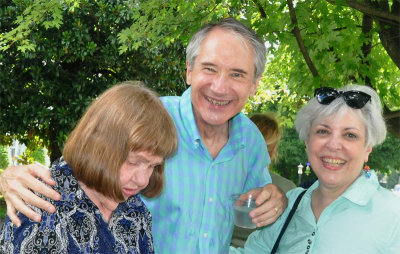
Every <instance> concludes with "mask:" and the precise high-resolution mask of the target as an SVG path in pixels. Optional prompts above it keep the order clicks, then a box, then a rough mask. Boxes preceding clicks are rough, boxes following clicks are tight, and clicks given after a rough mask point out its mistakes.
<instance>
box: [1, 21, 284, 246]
mask: <svg viewBox="0 0 400 254" xmlns="http://www.w3.org/2000/svg"><path fill="white" fill-rule="evenodd" d="M265 57H266V49H265V46H264V43H263V41H262V40H261V39H260V38H259V37H258V36H257V35H256V33H255V32H254V31H253V30H251V29H249V28H247V27H246V26H244V25H243V24H242V23H240V22H239V21H237V20H235V19H232V18H229V19H224V20H221V21H219V22H217V23H213V24H208V25H206V26H204V27H202V28H201V29H200V30H199V31H197V32H196V33H195V35H194V36H193V37H192V39H191V41H190V42H189V45H188V47H187V51H186V66H187V72H186V78H187V83H188V85H190V87H189V88H188V89H187V90H186V91H185V92H184V93H183V95H182V96H181V97H162V98H161V100H162V101H163V103H164V106H165V107H166V109H167V110H168V111H169V113H170V115H171V116H172V118H173V119H174V122H175V125H176V128H177V132H178V139H179V143H178V151H177V153H176V154H175V155H174V156H173V157H172V158H170V159H168V160H167V161H166V165H165V175H166V183H165V187H164V190H163V193H162V194H161V195H160V196H159V197H157V198H155V199H146V200H145V203H146V205H147V206H148V208H149V210H150V212H151V214H152V216H153V237H154V244H155V251H156V253H227V252H228V251H229V243H230V240H231V236H232V230H233V202H232V200H231V196H232V194H234V193H243V192H247V191H249V190H251V189H253V188H256V187H262V192H261V193H260V194H259V196H258V198H257V201H256V202H257V204H258V205H260V206H259V207H258V208H256V209H254V210H253V211H252V212H251V214H250V215H251V216H252V217H253V222H255V223H256V225H257V227H261V226H265V225H268V224H270V223H272V222H274V221H275V220H276V219H277V217H278V216H279V215H280V214H281V213H282V211H283V210H284V209H285V208H286V206H287V200H286V197H285V196H284V194H283V193H282V192H281V191H280V190H279V189H278V188H277V187H276V186H274V185H272V184H270V183H271V177H270V175H269V173H268V169H267V166H268V164H269V162H270V158H269V155H268V151H267V146H266V144H265V141H264V138H263V136H262V135H261V133H260V132H259V131H258V128H257V127H256V126H255V125H254V124H253V123H252V122H251V121H250V120H249V119H248V118H247V117H246V116H245V115H244V114H243V113H241V110H242V109H243V107H244V105H245V104H246V102H247V100H248V98H249V97H250V96H252V95H254V93H255V91H256V88H257V85H258V83H259V81H260V78H261V75H262V73H263V70H264V66H265ZM149 127H151V126H149ZM30 170H31V172H32V171H35V172H39V173H34V174H35V176H36V175H39V176H43V177H48V176H46V173H45V172H43V170H42V169H39V168H37V167H35V166H30ZM26 171H28V170H27V169H26V168H22V167H20V168H18V170H16V169H13V172H14V174H25V175H27V174H29V173H27V172H26ZM17 172H18V173H17ZM4 174H12V172H11V171H10V172H8V171H7V172H6V173H3V176H2V177H1V179H0V180H1V181H0V183H2V185H3V186H8V185H10V184H13V182H12V181H11V180H10V181H8V182H7V180H6V177H4ZM26 178H28V177H26ZM14 181H15V180H14ZM17 185H21V183H20V182H19V181H18V183H17ZM23 185H27V186H30V188H31V189H34V190H36V189H38V187H36V186H38V183H36V182H34V180H28V181H26V182H25V183H23ZM40 188H42V189H43V188H45V187H40ZM3 189H4V190H3V191H6V190H7V191H8V192H9V194H8V195H7V196H8V197H10V196H15V198H13V199H12V200H9V199H7V202H9V203H10V201H12V205H13V206H14V207H15V208H16V209H18V210H20V211H21V212H23V213H24V214H26V215H27V216H29V217H32V218H34V215H35V214H34V213H33V211H29V210H27V209H29V208H25V207H23V206H22V205H20V204H18V199H19V200H20V199H21V198H22V199H24V200H26V201H27V202H31V203H32V204H33V205H38V206H39V207H40V208H42V209H45V208H49V207H50V209H52V207H51V205H50V204H48V203H44V202H42V201H38V200H37V198H32V197H31V196H29V197H27V196H24V195H26V194H25V193H26V191H25V190H22V191H21V190H19V191H18V193H11V194H10V192H11V191H10V190H9V189H6V188H5V187H3ZM37 191H38V192H42V193H43V194H44V195H46V194H48V195H46V196H49V197H50V198H51V197H54V195H56V194H55V193H53V192H52V191H51V190H42V191H39V190H37ZM19 196H21V198H20V197H19ZM15 200H17V201H15ZM10 205H11V203H10ZM46 210H47V209H46ZM10 217H11V216H10ZM11 218H12V217H11ZM14 218H15V216H14Z"/></svg>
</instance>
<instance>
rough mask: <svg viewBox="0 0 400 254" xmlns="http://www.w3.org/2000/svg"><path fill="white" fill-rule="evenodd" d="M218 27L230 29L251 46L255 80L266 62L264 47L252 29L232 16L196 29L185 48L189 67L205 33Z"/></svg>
mask: <svg viewBox="0 0 400 254" xmlns="http://www.w3.org/2000/svg"><path fill="white" fill-rule="evenodd" d="M216 28H220V29H223V30H226V31H231V32H233V33H234V34H237V35H239V36H241V37H242V38H244V39H246V40H247V41H248V42H250V44H251V45H252V46H253V49H254V55H255V59H254V66H255V77H254V80H256V79H257V78H258V77H259V76H261V75H262V74H263V72H264V68H265V62H266V52H267V50H266V48H265V45H264V42H263V41H262V40H261V38H260V37H259V36H258V35H257V34H256V32H254V31H253V30H252V29H250V28H248V27H247V26H245V25H244V24H242V23H241V22H239V21H238V20H236V19H234V18H226V19H222V20H220V21H218V22H216V23H211V24H207V25H205V26H203V27H202V28H200V30H198V31H197V32H196V33H195V34H194V35H193V36H192V38H191V39H190V41H189V44H188V46H187V48H186V61H188V62H189V65H190V68H193V66H194V62H195V60H196V57H197V56H198V55H199V51H200V46H201V43H202V42H203V41H204V39H205V38H206V37H207V35H208V34H209V33H210V32H211V31H212V30H214V29H216Z"/></svg>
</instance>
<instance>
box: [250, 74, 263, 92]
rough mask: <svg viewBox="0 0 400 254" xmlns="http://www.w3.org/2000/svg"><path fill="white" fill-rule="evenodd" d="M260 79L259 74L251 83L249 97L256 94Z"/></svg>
mask: <svg viewBox="0 0 400 254" xmlns="http://www.w3.org/2000/svg"><path fill="white" fill-rule="evenodd" d="M260 80H261V75H260V76H259V77H258V78H257V79H256V81H254V83H253V84H252V86H251V88H250V97H253V96H254V95H255V94H256V91H257V87H258V83H260Z"/></svg>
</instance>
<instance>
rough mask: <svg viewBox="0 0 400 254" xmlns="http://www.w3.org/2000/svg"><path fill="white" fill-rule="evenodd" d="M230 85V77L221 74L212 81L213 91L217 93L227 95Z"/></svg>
mask: <svg viewBox="0 0 400 254" xmlns="http://www.w3.org/2000/svg"><path fill="white" fill-rule="evenodd" d="M228 85H229V81H228V75H227V74H225V73H219V74H218V75H216V76H215V77H214V79H213V80H212V85H211V90H212V91H213V92H215V93H226V91H227V88H228Z"/></svg>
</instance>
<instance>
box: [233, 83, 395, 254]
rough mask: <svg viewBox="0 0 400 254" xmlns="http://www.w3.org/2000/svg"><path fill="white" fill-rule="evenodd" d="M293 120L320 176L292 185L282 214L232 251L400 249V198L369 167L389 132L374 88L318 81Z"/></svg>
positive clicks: (359, 250) (363, 251) (292, 251)
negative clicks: (334, 85) (299, 185)
mask: <svg viewBox="0 0 400 254" xmlns="http://www.w3.org/2000/svg"><path fill="white" fill-rule="evenodd" d="M295 125H296V129H297V131H298V132H299V137H300V139H302V140H304V141H305V144H306V151H307V156H308V160H309V162H310V164H311V168H312V169H313V170H314V172H315V174H316V175H317V177H318V181H316V182H315V183H314V184H313V185H312V186H311V187H310V188H309V189H308V190H304V189H303V188H296V189H294V190H291V191H289V192H288V193H287V196H288V199H289V205H288V207H287V209H286V211H285V212H284V213H283V214H282V216H281V217H280V218H279V219H278V220H277V221H276V222H275V223H274V224H272V225H270V226H266V227H264V228H263V229H261V230H257V231H256V232H254V233H252V234H251V235H250V236H249V238H248V240H247V242H246V244H245V247H244V249H234V248H231V250H230V253H285V254H288V253H314V254H317V253H318V254H319V253H324V254H329V253H335V254H336V253H351V254H357V253H360V254H361V253H362V254H364V253H368V254H372V253H382V254H383V253H384V254H391V253H400V198H398V197H396V196H395V195H394V194H393V193H392V192H390V191H389V190H386V189H384V188H382V187H381V186H380V185H379V182H378V179H377V176H376V174H375V173H374V171H373V170H370V169H369V168H368V167H365V168H364V166H365V164H366V163H367V161H368V156H369V154H370V153H371V151H372V147H373V146H375V145H377V144H380V143H381V142H383V141H384V139H385V137H386V127H385V122H384V119H383V117H382V107H381V103H380V100H379V97H378V95H377V94H376V92H375V91H374V90H372V89H371V88H369V87H366V86H359V85H348V86H346V87H344V88H342V89H340V90H336V89H333V88H320V89H317V90H316V91H315V97H314V98H313V99H311V100H310V101H309V102H308V103H307V104H306V105H305V106H304V107H303V108H302V109H301V110H300V111H299V113H298V115H297V119H296V124H295Z"/></svg>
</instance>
